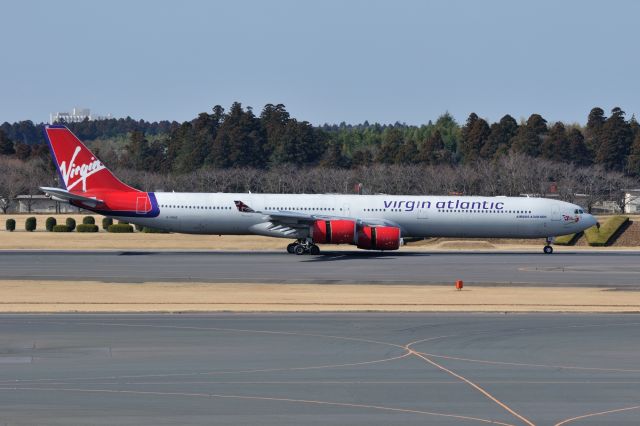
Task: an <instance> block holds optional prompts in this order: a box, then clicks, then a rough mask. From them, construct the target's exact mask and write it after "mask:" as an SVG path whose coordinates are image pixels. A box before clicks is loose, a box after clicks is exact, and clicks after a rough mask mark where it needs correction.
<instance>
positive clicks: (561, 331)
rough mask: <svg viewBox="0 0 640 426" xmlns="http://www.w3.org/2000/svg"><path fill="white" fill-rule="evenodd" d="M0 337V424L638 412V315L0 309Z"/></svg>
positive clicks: (607, 417)
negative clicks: (37, 312)
mask: <svg viewBox="0 0 640 426" xmlns="http://www.w3.org/2000/svg"><path fill="white" fill-rule="evenodd" d="M0 336H1V338H0V424H1V425H34V424H47V425H112V424H119V425H165V424H166V425H168V424H172V425H173V424H180V425H205V424H207V425H208V424H216V425H227V424H228V425H232V424H233V425H238V424H242V425H301V424H304V425H327V424H335V425H347V424H348V425H389V424H403V425H424V424H438V425H440V424H443V425H454V424H455V425H458V424H487V422H489V423H493V424H513V425H523V424H524V425H526V424H529V425H530V424H537V425H556V424H594V425H595V424H598V425H601V424H617V425H626V424H628V425H633V424H638V419H640V402H639V400H638V396H639V395H640V358H639V357H638V353H639V350H640V316H638V315H574V314H564V315H563V314H535V315H529V314H523V315H518V314H509V315H497V314H304V315H303V314H286V315H281V314H211V315H118V314H109V315H0ZM571 419H575V420H571ZM563 422H564V423H563Z"/></svg>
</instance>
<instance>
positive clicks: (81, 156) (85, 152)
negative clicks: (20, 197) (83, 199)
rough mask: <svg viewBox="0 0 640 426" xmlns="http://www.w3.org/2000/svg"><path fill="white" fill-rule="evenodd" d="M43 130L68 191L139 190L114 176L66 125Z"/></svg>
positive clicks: (47, 127) (48, 127)
mask: <svg viewBox="0 0 640 426" xmlns="http://www.w3.org/2000/svg"><path fill="white" fill-rule="evenodd" d="M44 131H45V135H46V136H47V140H48V141H49V146H50V147H51V152H52V154H53V160H54V161H55V163H56V167H57V168H58V172H59V173H60V178H61V179H62V182H61V183H63V184H64V186H65V188H66V189H67V190H68V191H70V192H78V193H83V192H96V191H127V192H130V191H137V189H134V188H131V187H130V186H128V185H126V184H124V183H122V182H121V181H120V180H119V179H118V178H117V177H115V176H114V175H113V173H111V172H110V171H109V169H107V168H106V167H105V165H104V164H102V162H101V161H100V160H99V159H98V158H97V157H96V156H95V155H93V153H92V152H91V151H89V149H88V148H87V147H86V146H84V144H83V143H82V142H80V140H79V139H78V138H77V137H76V136H75V135H74V134H73V133H71V131H70V130H69V129H67V128H66V127H65V126H55V125H52V126H46V127H45V129H44Z"/></svg>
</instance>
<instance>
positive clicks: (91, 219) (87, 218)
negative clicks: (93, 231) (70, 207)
mask: <svg viewBox="0 0 640 426" xmlns="http://www.w3.org/2000/svg"><path fill="white" fill-rule="evenodd" d="M82 224H83V225H95V224H96V220H95V218H94V217H93V216H85V217H83V218H82Z"/></svg>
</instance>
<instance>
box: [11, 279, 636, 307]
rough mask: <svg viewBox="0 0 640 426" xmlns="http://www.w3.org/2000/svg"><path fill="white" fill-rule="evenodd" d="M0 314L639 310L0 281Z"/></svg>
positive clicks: (253, 287) (478, 299)
mask: <svg viewBox="0 0 640 426" xmlns="http://www.w3.org/2000/svg"><path fill="white" fill-rule="evenodd" d="M0 301H1V302H0V312H186V311H189V312H213V311H237V312H328V311H331V312H336V311H387V312H390V311H392V312H433V311H436V312H437V311H458V312H463V311H473V312H640V292H627V291H606V290H603V289H594V288H563V287H558V288H548V287H544V288H528V287H514V288H503V287H471V286H467V287H466V288H465V289H464V290H462V291H457V290H455V289H454V288H453V286H420V285H402V286H399V285H320V284H235V283H234V284H212V283H158V282H149V283H144V284H114V283H101V282H89V281H87V282H62V281H0Z"/></svg>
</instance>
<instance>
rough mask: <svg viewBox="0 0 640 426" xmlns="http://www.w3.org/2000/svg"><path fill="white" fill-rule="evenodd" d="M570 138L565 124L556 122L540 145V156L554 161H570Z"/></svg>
mask: <svg viewBox="0 0 640 426" xmlns="http://www.w3.org/2000/svg"><path fill="white" fill-rule="evenodd" d="M570 155H571V152H570V149H569V139H568V137H567V131H566V129H565V127H564V124H562V123H561V122H557V123H555V124H554V125H553V126H552V127H551V129H550V130H549V134H548V136H547V137H546V138H545V139H544V141H543V142H542V144H541V145H540V156H541V157H542V158H546V159H548V160H553V161H570Z"/></svg>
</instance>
